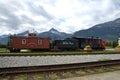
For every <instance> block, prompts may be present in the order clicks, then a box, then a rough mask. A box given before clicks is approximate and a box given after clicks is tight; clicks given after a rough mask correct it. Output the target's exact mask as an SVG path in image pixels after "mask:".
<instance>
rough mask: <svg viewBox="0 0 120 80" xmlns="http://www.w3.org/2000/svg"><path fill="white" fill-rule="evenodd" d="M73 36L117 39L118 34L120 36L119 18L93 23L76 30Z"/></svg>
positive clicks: (108, 39)
mask: <svg viewBox="0 0 120 80" xmlns="http://www.w3.org/2000/svg"><path fill="white" fill-rule="evenodd" d="M73 36H80V37H91V36H93V37H100V38H102V39H105V40H107V41H111V40H117V39H118V36H120V18H119V19H116V20H114V21H110V22H106V23H102V24H98V25H95V26H93V27H91V28H89V29H86V30H80V31H77V32H75V33H74V35H73Z"/></svg>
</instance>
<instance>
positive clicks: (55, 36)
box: [38, 28, 71, 40]
mask: <svg viewBox="0 0 120 80" xmlns="http://www.w3.org/2000/svg"><path fill="white" fill-rule="evenodd" d="M38 36H39V37H46V38H48V37H49V38H51V39H53V40H57V39H65V38H68V37H70V36H71V34H67V33H64V32H59V31H57V30H56V29H54V28H52V29H50V30H49V31H46V32H43V33H40V34H38Z"/></svg>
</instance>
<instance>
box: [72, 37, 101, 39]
mask: <svg viewBox="0 0 120 80" xmlns="http://www.w3.org/2000/svg"><path fill="white" fill-rule="evenodd" d="M72 38H73V39H101V38H100V37H80V36H75V37H72Z"/></svg>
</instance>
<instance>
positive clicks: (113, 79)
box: [60, 71, 120, 80]
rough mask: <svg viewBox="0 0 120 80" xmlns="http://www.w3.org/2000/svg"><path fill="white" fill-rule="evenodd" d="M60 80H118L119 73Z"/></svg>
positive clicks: (119, 78)
mask: <svg viewBox="0 0 120 80" xmlns="http://www.w3.org/2000/svg"><path fill="white" fill-rule="evenodd" d="M60 80H120V71H114V72H108V73H101V74H94V75H88V76H82V77H74V78H67V79H60Z"/></svg>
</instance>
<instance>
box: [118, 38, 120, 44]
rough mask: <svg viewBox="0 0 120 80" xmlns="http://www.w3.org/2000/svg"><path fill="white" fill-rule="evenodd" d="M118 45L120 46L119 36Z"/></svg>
mask: <svg viewBox="0 0 120 80" xmlns="http://www.w3.org/2000/svg"><path fill="white" fill-rule="evenodd" d="M118 45H119V46H120V38H118Z"/></svg>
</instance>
